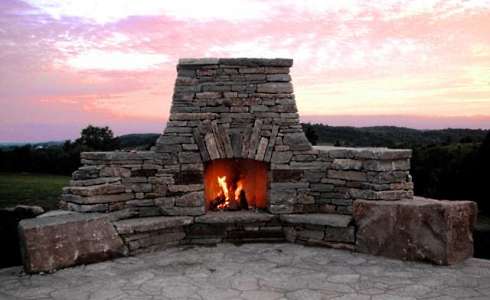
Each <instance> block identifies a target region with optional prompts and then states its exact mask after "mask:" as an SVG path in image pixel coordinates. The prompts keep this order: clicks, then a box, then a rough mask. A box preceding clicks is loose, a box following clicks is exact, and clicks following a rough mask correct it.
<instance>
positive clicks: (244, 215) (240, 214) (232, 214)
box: [194, 211, 276, 224]
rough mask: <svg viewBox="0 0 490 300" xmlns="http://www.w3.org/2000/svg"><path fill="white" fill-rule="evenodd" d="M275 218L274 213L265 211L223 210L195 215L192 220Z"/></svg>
mask: <svg viewBox="0 0 490 300" xmlns="http://www.w3.org/2000/svg"><path fill="white" fill-rule="evenodd" d="M275 218H276V216H275V215H273V214H269V213H265V212H254V211H224V212H208V213H206V214H205V215H202V216H199V217H196V218H195V220H194V222H195V223H202V224H229V223H258V222H269V221H272V220H273V219H275Z"/></svg>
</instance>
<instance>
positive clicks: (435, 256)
mask: <svg viewBox="0 0 490 300" xmlns="http://www.w3.org/2000/svg"><path fill="white" fill-rule="evenodd" d="M476 214H477V207H476V204H475V202H471V201H443V200H433V199H425V198H420V197H415V199H414V200H401V201H366V200H358V201H355V202H354V219H355V221H356V226H357V228H358V230H357V239H356V250H357V251H360V252H364V253H370V254H374V255H382V256H387V257H391V258H397V259H403V260H422V261H430V262H433V263H436V264H442V265H447V264H454V263H458V262H461V261H463V260H464V259H466V258H468V257H471V256H472V255H473V238H472V230H473V226H474V224H475V221H476Z"/></svg>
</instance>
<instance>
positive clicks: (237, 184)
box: [235, 180, 243, 201]
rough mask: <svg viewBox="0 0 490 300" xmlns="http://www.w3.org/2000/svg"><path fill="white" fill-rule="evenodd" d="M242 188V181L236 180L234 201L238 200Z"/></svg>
mask: <svg viewBox="0 0 490 300" xmlns="http://www.w3.org/2000/svg"><path fill="white" fill-rule="evenodd" d="M242 190H243V181H242V180H238V182H237V183H236V190H235V201H240V193H241V192H242Z"/></svg>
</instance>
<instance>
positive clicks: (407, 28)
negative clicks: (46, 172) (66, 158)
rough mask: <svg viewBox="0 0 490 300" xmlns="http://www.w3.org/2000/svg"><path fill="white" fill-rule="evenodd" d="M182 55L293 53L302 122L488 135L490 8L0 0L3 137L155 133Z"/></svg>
mask: <svg viewBox="0 0 490 300" xmlns="http://www.w3.org/2000/svg"><path fill="white" fill-rule="evenodd" d="M182 57H288V58H293V59H294V66H293V68H292V71H291V74H292V77H293V84H294V89H295V95H296V101H297V105H298V110H299V113H300V116H301V119H302V120H303V121H306V122H322V123H326V124H329V125H345V126H372V125H395V126H406V127H412V128H421V129H428V128H435V129H437V128H448V127H453V128H456V127H466V128H487V129H488V128H490V0H474V1H472V0H466V1H456V0H449V1H432V0H394V1H387V0H382V1H362V0H359V1H354V0H342V1H323V0H317V1H313V0H306V1H297V0H282V1H279V0H272V1H258V0H246V1H245V0H225V1H219V0H207V1H189V0H178V1H158V0H136V1H131V0H104V1H97V0H59V1H51V0H23V1H21V0H1V1H0V142H25V141H33V142H37V141H47V140H64V139H73V138H76V137H77V136H79V133H80V130H81V129H82V128H83V127H85V126H87V125H88V124H94V125H97V126H106V125H107V126H110V127H111V128H112V129H113V130H114V132H115V133H116V134H117V135H119V134H126V133H137V132H162V131H163V129H164V126H165V122H166V120H167V118H168V114H169V109H170V104H171V96H172V92H173V84H174V81H175V77H176V71H175V66H176V64H177V61H178V59H179V58H182Z"/></svg>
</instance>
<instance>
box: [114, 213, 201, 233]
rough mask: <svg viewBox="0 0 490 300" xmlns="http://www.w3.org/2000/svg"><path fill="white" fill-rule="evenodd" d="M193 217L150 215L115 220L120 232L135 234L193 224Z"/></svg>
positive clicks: (115, 225)
mask: <svg viewBox="0 0 490 300" xmlns="http://www.w3.org/2000/svg"><path fill="white" fill-rule="evenodd" d="M192 222H193V219H192V217H166V216H165V217H163V216H162V217H150V218H136V219H128V220H122V221H117V222H114V227H115V228H116V230H117V232H118V233H119V234H134V233H142V232H151V231H158V230H162V229H168V228H175V227H182V226H186V225H189V224H192Z"/></svg>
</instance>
